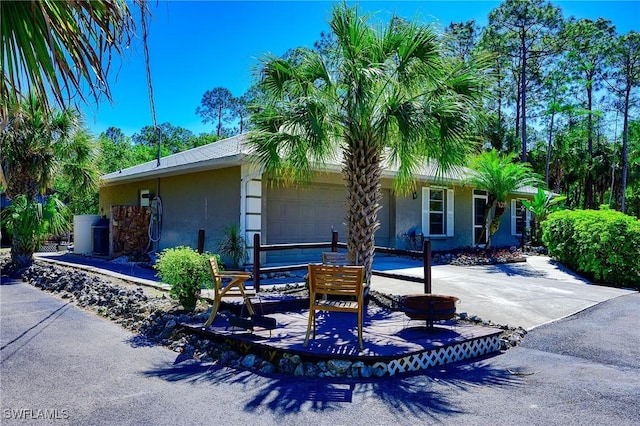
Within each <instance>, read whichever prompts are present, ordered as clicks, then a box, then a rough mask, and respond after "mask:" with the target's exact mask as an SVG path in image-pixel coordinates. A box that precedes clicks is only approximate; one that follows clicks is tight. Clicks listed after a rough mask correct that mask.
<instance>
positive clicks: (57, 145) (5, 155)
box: [0, 95, 98, 263]
mask: <svg viewBox="0 0 640 426" xmlns="http://www.w3.org/2000/svg"><path fill="white" fill-rule="evenodd" d="M92 147H93V145H92V139H91V138H87V137H86V134H84V132H83V131H82V128H81V121H80V119H79V115H78V113H77V112H76V111H75V110H71V109H65V110H62V111H58V110H49V111H46V110H45V107H44V106H43V105H42V104H41V103H40V101H39V99H38V98H37V97H36V96H35V95H34V96H30V97H29V98H28V102H22V103H20V104H13V105H12V108H11V109H10V110H9V111H8V120H7V125H6V126H5V128H4V129H2V130H0V165H1V166H2V169H3V170H4V172H5V176H6V180H7V185H6V187H5V188H4V191H5V192H6V194H7V196H9V197H10V198H12V199H14V200H15V199H18V198H19V197H21V196H22V197H24V199H25V203H26V204H25V205H24V208H23V209H21V210H20V211H22V212H25V213H29V212H31V213H34V212H35V211H36V210H35V209H36V208H35V207H34V206H32V204H33V203H35V202H36V196H37V195H38V194H43V193H46V192H47V190H48V189H50V188H51V186H52V184H53V180H54V178H55V177H56V176H60V175H65V176H67V177H68V180H70V181H73V182H74V183H75V185H77V187H78V188H84V189H86V190H96V189H97V182H98V170H97V167H96V166H95V162H94V161H93V157H94V154H95V153H94V152H93V149H92ZM40 208H41V207H40ZM39 217H42V215H37V214H35V213H34V214H31V219H28V218H22V219H21V220H22V223H23V225H21V226H26V225H27V224H32V223H36V222H37V219H38V218H39ZM34 221H36V222H34ZM14 236H15V234H14ZM21 247H30V246H29V245H28V244H27V245H16V244H12V258H13V259H25V258H26V259H31V256H32V254H33V251H31V252H30V253H28V252H27V253H18V252H16V251H19V250H21ZM14 249H15V250H14ZM20 262H21V263H24V261H23V260H21V261H20Z"/></svg>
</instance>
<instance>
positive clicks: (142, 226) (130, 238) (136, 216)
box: [109, 206, 151, 257]
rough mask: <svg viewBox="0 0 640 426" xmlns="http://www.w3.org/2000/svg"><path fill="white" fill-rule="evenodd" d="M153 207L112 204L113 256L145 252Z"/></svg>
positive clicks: (111, 233) (111, 231)
mask: <svg viewBox="0 0 640 426" xmlns="http://www.w3.org/2000/svg"><path fill="white" fill-rule="evenodd" d="M150 219H151V209H149V207H138V206H111V222H110V225H111V226H110V228H111V229H110V232H109V234H110V235H111V256H113V257H119V256H126V255H129V254H133V253H136V252H138V253H139V252H143V251H145V250H146V248H147V245H148V243H149V221H150Z"/></svg>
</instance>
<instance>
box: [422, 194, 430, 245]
mask: <svg viewBox="0 0 640 426" xmlns="http://www.w3.org/2000/svg"><path fill="white" fill-rule="evenodd" d="M430 195H431V194H430V192H429V187H423V188H422V233H423V234H424V235H431V229H429V196H430Z"/></svg>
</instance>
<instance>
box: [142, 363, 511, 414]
mask: <svg viewBox="0 0 640 426" xmlns="http://www.w3.org/2000/svg"><path fill="white" fill-rule="evenodd" d="M144 374H145V375H147V376H149V377H158V378H162V379H164V380H167V381H170V382H177V381H186V382H188V383H196V382H197V383H202V382H206V383H210V384H211V385H215V386H218V385H221V384H222V385H230V386H231V385H241V386H243V387H245V388H251V389H253V390H254V392H252V393H251V396H250V397H248V398H247V400H246V402H245V410H246V411H248V412H256V413H259V412H261V411H262V410H264V409H265V407H266V408H267V409H268V410H270V411H271V412H273V413H274V414H275V415H285V414H295V413H298V412H305V411H311V412H325V411H336V410H338V411H339V410H341V408H342V407H344V404H354V403H355V404H357V403H358V402H359V401H367V400H372V399H375V400H378V401H380V402H381V403H382V404H384V405H385V406H387V407H388V409H389V412H392V413H395V415H396V416H397V418H398V422H399V423H402V422H403V420H402V419H406V418H407V416H415V417H420V418H422V419H425V421H426V422H427V423H429V422H433V421H435V422H440V421H443V420H445V419H446V417H447V416H448V415H451V414H456V413H464V412H465V409H464V407H459V406H454V405H453V403H452V401H451V400H450V399H449V398H448V397H447V396H446V394H447V392H439V391H438V389H444V388H446V387H452V386H453V387H455V388H456V389H459V390H461V391H465V392H474V391H476V390H477V388H478V387H480V386H483V387H487V386H489V387H518V386H522V385H523V381H522V378H521V377H518V376H517V374H518V373H514V372H512V371H508V370H505V369H500V368H495V367H493V366H492V365H491V363H490V357H486V358H483V359H480V360H477V361H475V362H473V363H468V362H460V363H454V364H448V365H444V366H439V367H435V368H433V369H429V370H426V371H422V372H419V373H412V374H403V375H399V376H393V377H385V378H375V379H337V378H323V379H318V378H305V377H292V376H282V375H273V376H262V375H259V374H255V373H252V372H249V371H237V370H234V369H231V368H227V367H224V366H221V365H218V364H215V363H213V364H200V363H197V362H195V361H190V362H183V363H178V364H174V365H163V366H158V367H157V368H156V369H154V370H151V371H147V372H145V373H144ZM443 387H444V388H443Z"/></svg>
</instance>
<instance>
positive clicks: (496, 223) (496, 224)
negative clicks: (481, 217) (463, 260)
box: [487, 201, 507, 248]
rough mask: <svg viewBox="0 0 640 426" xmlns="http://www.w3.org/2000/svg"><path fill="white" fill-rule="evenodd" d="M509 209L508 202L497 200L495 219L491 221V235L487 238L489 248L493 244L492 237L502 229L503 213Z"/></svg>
mask: <svg viewBox="0 0 640 426" xmlns="http://www.w3.org/2000/svg"><path fill="white" fill-rule="evenodd" d="M506 209H507V203H506V202H505V201H497V202H496V209H495V212H494V213H493V219H491V223H490V224H489V237H488V238H487V248H489V246H490V245H491V238H492V237H493V235H494V234H495V233H496V232H498V229H500V221H501V220H502V215H503V214H504V212H505V210H506Z"/></svg>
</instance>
